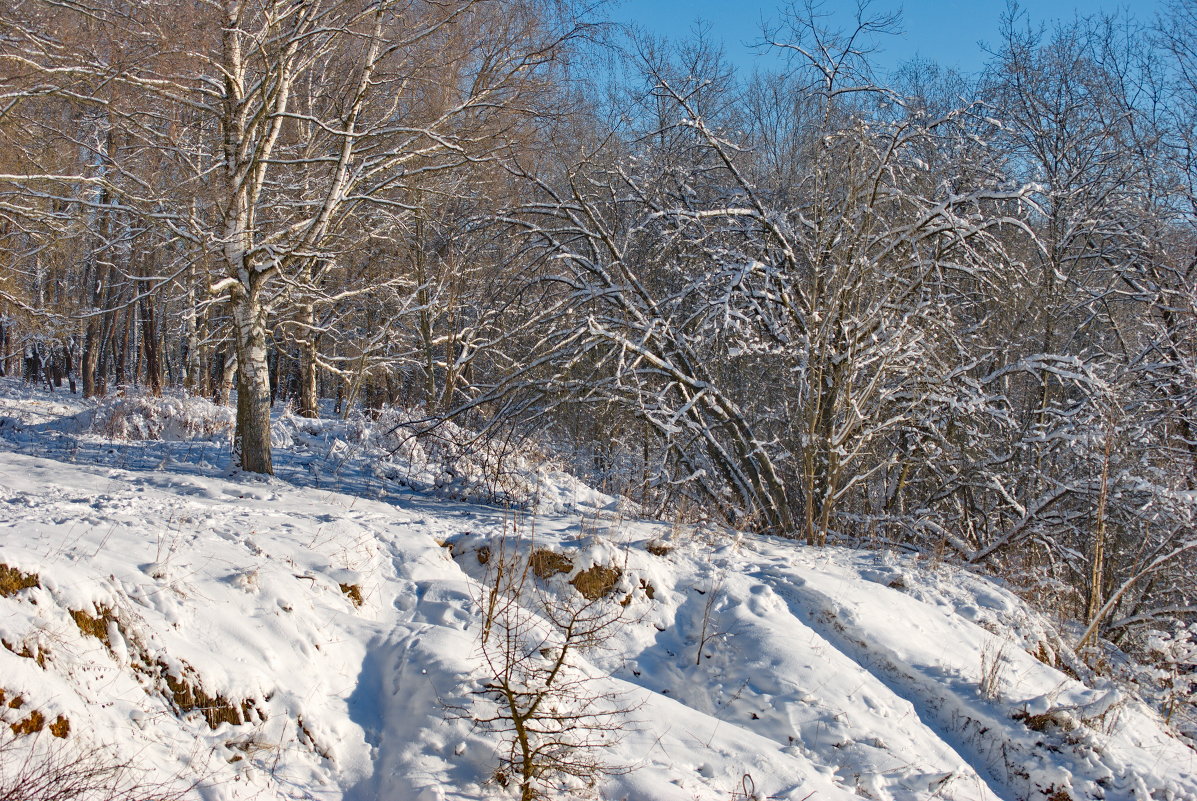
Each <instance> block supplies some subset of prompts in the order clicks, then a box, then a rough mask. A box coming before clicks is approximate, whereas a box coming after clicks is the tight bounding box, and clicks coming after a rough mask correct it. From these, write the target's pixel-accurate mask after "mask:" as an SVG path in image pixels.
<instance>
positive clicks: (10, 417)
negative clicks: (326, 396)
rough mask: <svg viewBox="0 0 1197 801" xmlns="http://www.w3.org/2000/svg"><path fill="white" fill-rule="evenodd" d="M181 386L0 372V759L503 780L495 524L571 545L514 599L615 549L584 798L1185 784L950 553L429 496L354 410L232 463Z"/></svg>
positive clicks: (1116, 706) (880, 795) (601, 510)
mask: <svg viewBox="0 0 1197 801" xmlns="http://www.w3.org/2000/svg"><path fill="white" fill-rule="evenodd" d="M196 408H198V407H197V406H194V405H189V404H187V403H180V404H178V406H177V409H176V410H175V412H174V414H176V415H181V416H187V415H196V414H199V412H196V411H195V409H196ZM125 413H126V414H128V413H129V412H128V410H126V412H125ZM204 414H208V415H209V416H210V417H213V419H214V420H215V422H214V423H212V425H211V426H209V427H204V426H198V427H197V426H195V425H190V424H188V425H182V424H177V421H176V424H175V425H174V426H173V427H167V428H166V429H157V430H151V429H153V428H154V427H153V425H150V423H152V422H153V421H149V422H146V421H142V422H143V423H145V425H146V426H149V427H148V428H144V427H143V428H138V427H137V426H134V428H133V429H129V428H128V427H126V428H123V429H122V430H121V431H120V432H114V430H113V428H112V425H113V423H112V420H111V418H103V419H104V420H107V421H108V422H107V423H104V424H100V423H97V422H96V421H97V420H100V419H101V415H98V414H97V413H96V412H95V410H94V409H92V408H91V407H90V406H88V405H86V404H84V403H83V402H82V401H79V400H77V399H73V398H71V397H70V396H68V395H65V394H58V395H54V396H51V395H48V394H46V393H44V392H43V391H41V390H36V391H26V390H24V389H23V388H21V387H20V386H19V385H18V384H15V383H13V382H11V381H8V380H0V563H2V564H3V565H4V566H6V567H5V568H0V595H2V596H3V597H0V640H2V641H3V644H4V646H5V647H4V648H3V649H0V691H3V693H4V697H5V698H6V699H7V702H5V703H4V706H3V707H2V712H0V717H2V719H3V721H4V722H5V723H7V724H9V725H10V726H11V725H14V724H15V725H16V726H17V727H18V730H22V731H23V730H25V729H26V728H36V727H37V726H35V725H34V724H33V723H30V721H35V722H36V718H38V717H40V719H41V721H42V722H43V724H44V725H42V726H41V728H42V730H41V731H40V732H39V733H36V734H31V735H25V736H22V737H20V738H18V739H17V740H16V741H9V742H8V745H7V746H5V750H3V751H0V758H2V759H3V760H7V761H8V762H9V763H12V762H14V761H15V760H17V759H18V758H21V757H22V755H23V754H24V753H25V751H26V750H27V749H29V748H32V749H34V750H40V751H41V752H43V753H52V752H54V751H55V749H58V750H59V751H65V750H71V749H74V750H73V751H71V753H93V754H113V755H117V756H118V757H119V758H120V759H123V760H127V761H132V762H134V763H136V764H137V765H139V766H140V767H141V769H143V770H145V771H147V772H146V773H145V774H144V779H145V780H146V781H151V780H153V781H174V782H176V783H179V786H189V785H194V786H193V787H192V788H191V789H190V790H189V791H188V793H187V796H188V797H192V798H203V799H210V800H211V801H218V800H219V801H225V800H226V799H253V798H261V799H283V798H285V799H309V798H310V799H329V800H330V801H332V800H334V799H347V800H348V801H373V800H374V799H378V800H379V801H402V800H403V799H419V800H420V801H426V800H428V799H480V798H504V797H511V796H512V793H513V790H514V788H513V787H508V788H507V789H504V788H502V787H501V786H500V784H499V782H497V781H496V780H495V775H496V769H497V767H498V765H499V761H498V755H497V752H496V748H497V746H498V738H497V736H496V735H495V734H494V733H493V732H491V731H489V730H488V729H487V728H486V727H484V726H479V725H476V724H475V723H474V722H472V721H471V719H470V716H471V714H472V713H471V710H477V709H480V708H481V707H479V706H478V704H479V703H482V702H481V701H480V700H479V699H480V698H481V697H482V696H480V695H479V694H478V692H477V691H478V690H479V689H480V687H481V684H482V682H483V681H484V680H485V679H486V676H487V674H486V671H485V669H484V661H483V660H482V659H481V652H480V640H481V635H480V633H481V629H482V626H481V623H480V620H481V610H480V607H482V606H484V605H485V604H480V603H479V601H481V600H482V599H483V598H484V597H485V590H483V589H481V583H482V582H483V581H484V580H485V579H486V576H487V575H488V571H490V572H491V573H492V574H493V569H494V565H495V563H496V562H495V559H496V558H497V557H496V554H497V553H498V550H499V549H500V543H501V542H504V538H506V541H505V542H504V544H503V545H502V549H503V550H505V551H506V552H507V553H508V554H509V555H510V554H521V553H522V554H525V555H526V554H527V553H529V552H531V551H532V550H536V551H538V552H542V553H543V552H544V551H551V552H553V553H556V554H560V555H563V556H565V557H566V558H567V559H568V562H569V565H570V567H569V568H568V569H567V570H565V572H561V573H559V574H557V575H555V576H552V577H550V578H547V579H544V580H541V579H539V578H530V579H529V583H530V586H531V585H532V584H535V585H536V586H535V588H533V589H534V590H535V597H536V598H538V599H539V598H544V597H550V598H552V597H556V598H561V599H565V602H566V603H568V602H569V599H570V598H572V597H573V596H571V595H570V594H571V593H577V592H578V591H577V590H576V589H575V587H574V585H572V584H570V583H569V581H570V580H571V579H576V577H577V575H578V574H579V573H581V572H583V571H587V570H589V569H591V568H592V567H593V566H594V565H600V566H603V567H605V568H608V569H609V570H610V572H608V573H606V576H608V577H613V576H615V575H616V572H617V573H618V576H617V578H614V585H613V587H612V588H611V591H610V594H609V596H607V597H608V599H609V600H607V601H604V603H606V604H609V609H610V610H611V616H612V617H613V618H614V617H615V615H616V614H618V619H615V620H614V622H613V624H612V625H611V626H610V627H609V628H608V629H607V631H608V633H609V635H610V636H609V637H608V638H607V640H608V641H607V642H606V643H605V647H604V648H602V649H599V650H597V651H594V652H591V653H589V654H588V657H587V658H588V660H589V661H588V662H586V663H584V664H582V665H581V666H580V667H579V670H582V671H584V672H585V673H586V674H587V675H588V676H589V678H588V679H586V680H585V681H584V682H583V683H582V684H581V685H580V686H582V687H583V688H584V690H585V693H586V694H589V696H590V697H592V698H593V699H595V700H594V704H596V705H598V704H600V703H603V701H601V700H600V699H608V700H607V701H606V702H608V703H612V704H614V705H615V706H616V707H618V708H621V709H626V710H627V711H626V712H625V713H624V714H623V715H622V716H621V718H620V720H621V722H620V723H619V725H616V726H612V727H611V731H610V732H609V734H608V736H607V738H606V739H607V742H608V743H610V745H609V746H608V747H606V748H603V749H601V750H600V751H598V752H596V756H597V757H598V758H599V759H600V760H601V761H603V762H606V763H607V764H609V765H610V766H612V767H614V768H618V770H616V771H614V772H613V773H612V774H610V775H608V776H605V777H604V778H602V779H601V781H600V783H599V784H597V785H596V786H595V787H594V788H592V789H591V792H592V793H593V794H594V795H597V796H598V797H601V798H606V799H635V800H637V801H640V800H643V801H674V800H675V799H676V801H693V800H694V799H734V798H741V799H743V798H747V797H757V798H761V799H763V798H777V799H794V801H798V800H799V799H820V800H827V799H849V798H859V797H865V798H873V799H930V798H942V799H961V801H963V800H965V799H978V800H979V799H1006V801H1015V799H1040V798H1048V799H1051V801H1064V799H1066V798H1071V799H1075V800H1076V801H1082V799H1094V798H1103V799H1148V798H1155V799H1191V798H1197V758H1195V757H1197V754H1195V753H1194V752H1193V751H1192V750H1191V749H1190V748H1189V747H1188V746H1186V745H1185V744H1183V743H1182V742H1181V741H1179V740H1178V739H1176V738H1174V737H1173V736H1171V735H1170V734H1169V732H1168V730H1167V728H1166V726H1165V725H1164V724H1163V723H1162V721H1161V720H1160V719H1159V717H1158V716H1157V715H1156V714H1154V713H1153V712H1152V711H1150V710H1149V709H1147V708H1146V707H1145V706H1144V705H1143V704H1141V703H1140V702H1138V701H1137V700H1135V699H1134V698H1133V697H1130V696H1128V695H1126V694H1125V693H1123V692H1122V691H1120V690H1117V689H1115V688H1114V687H1112V686H1108V685H1104V684H1102V683H1100V682H1091V686H1086V685H1085V684H1082V683H1081V682H1080V681H1078V680H1076V679H1074V678H1070V675H1075V673H1076V672H1077V671H1074V670H1070V669H1069V668H1070V664H1071V663H1070V659H1071V657H1070V655H1069V652H1068V650H1067V648H1066V647H1065V646H1064V644H1063V643H1062V642H1060V640H1059V637H1058V636H1057V635H1056V634H1055V633H1054V631H1053V629H1052V627H1051V625H1050V624H1049V623H1048V622H1047V621H1045V620H1044V619H1043V618H1041V617H1040V616H1038V615H1037V614H1036V613H1034V612H1033V611H1032V610H1030V609H1029V608H1028V607H1027V606H1026V605H1025V604H1024V603H1022V602H1021V601H1020V600H1018V599H1017V598H1016V597H1015V596H1013V595H1012V594H1011V593H1010V592H1008V591H1006V590H1005V589H1002V588H1000V587H998V586H996V585H994V584H992V583H990V582H987V581H985V580H983V579H981V578H978V577H976V576H974V575H971V574H969V573H966V572H962V571H959V570H957V569H954V568H951V567H949V566H945V565H936V564H929V563H927V562H926V561H925V560H918V559H916V558H913V557H910V556H898V555H894V554H892V553H880V552H872V551H869V552H865V551H853V550H847V549H840V548H825V549H810V548H805V547H802V546H801V545H799V544H797V543H794V542H789V541H779V540H773V539H768V538H762V537H755V536H749V535H739V534H731V533H727V532H717V531H710V530H703V529H698V528H695V527H693V526H687V525H672V524H667V523H656V522H644V521H639V520H634V519H628V518H626V517H625V514H626V512H621V511H620V506H619V504H617V503H615V501H614V500H613V499H610V498H606V497H605V496H602V495H601V494H600V493H596V492H593V491H591V490H587V489H586V488H585V487H582V486H581V485H580V484H579V483H578V482H576V481H574V480H572V479H569V478H568V477H565V476H561V475H560V474H552V473H548V472H544V471H542V472H541V473H539V474H537V475H538V476H539V478H537V479H535V480H536V481H538V482H541V483H543V484H544V486H543V487H541V490H540V492H539V494H540V495H541V496H543V498H546V499H548V500H549V502H548V503H547V504H544V505H542V507H541V511H539V512H537V513H532V512H520V513H515V512H507V511H504V510H502V509H499V508H496V507H488V506H480V505H471V504H469V503H465V502H462V501H455V500H448V499H446V498H444V497H440V496H437V495H435V494H432V493H430V492H425V491H416V490H413V489H411V486H412V485H413V484H415V485H416V486H421V485H419V484H418V483H417V482H414V481H411V480H406V481H405V483H406V484H407V486H404V484H403V483H401V482H400V480H398V479H399V478H401V476H403V475H407V476H410V475H411V473H412V468H411V465H410V464H404V463H401V462H402V460H401V459H399V458H398V457H396V459H395V460H391V461H390V462H387V461H380V460H379V456H380V453H381V451H379V450H378V449H377V448H375V449H372V448H370V447H367V446H366V445H365V444H363V443H364V442H366V441H368V440H369V437H368V436H367V434H368V433H369V432H366V433H363V431H364V428H363V427H364V426H365V424H363V423H360V422H359V423H342V422H339V421H318V422H310V421H297V420H291V419H289V418H284V419H280V420H279V422H278V430H277V434H278V436H277V439H279V440H280V441H281V442H282V443H283V445H282V447H280V448H279V450H278V452H277V453H276V464H277V468H278V476H277V477H276V478H271V479H260V478H256V477H249V476H244V475H233V474H230V473H229V471H228V465H227V461H228V456H227V444H226V443H225V442H224V441H223V440H222V436H223V435H222V434H221V433H220V431H221V424H220V420H219V419H216V418H219V416H220V414H221V413H220V412H219V411H211V410H208V411H207V412H204ZM200 416H203V415H200ZM205 419H207V418H205ZM93 423H96V425H95V427H94V429H92V428H91V427H90V426H92V424H93ZM140 425H141V423H139V424H138V426H140ZM355 426H356V428H355ZM138 431H140V432H141V433H140V434H138ZM105 432H107V434H112V433H121V434H122V435H123V436H126V437H128V436H131V435H133V436H160V437H164V438H165V439H160V440H156V439H145V440H136V439H135V440H113V439H110V438H108V436H106V435H105ZM196 437H200V438H196ZM203 437H207V438H206V439H204V438H203ZM408 456H410V454H408ZM429 483H430V485H435V484H436V483H437V481H436V480H435V477H434V478H433V479H432V480H430V482H429ZM428 488H429V487H423V486H421V489H422V490H424V489H428ZM545 508H548V509H549V510H553V512H554V513H551V514H550V513H545V512H544V511H543V510H544V509H545ZM563 510H573V511H563ZM561 564H562V565H564V562H562V563H561ZM545 572H546V573H547V572H548V571H545ZM575 583H576V582H575ZM532 591H533V590H532V589H530V590H529V592H532ZM529 597H532V596H531V595H530V596H529ZM617 602H618V603H621V604H622V606H616V603H617ZM1058 668H1061V669H1062V670H1061V669H1058ZM579 675H582V674H579ZM18 699H19V703H14V702H15V701H17V700H18ZM583 711H587V710H585V709H584V710H583ZM588 711H596V710H594V709H591V710H588ZM35 713H36V715H35ZM68 727H69V731H67V729H68ZM52 729H53V730H54V731H53V732H52ZM63 733H65V734H66V736H65V737H58V736H56V734H63ZM10 768H11V765H10Z"/></svg>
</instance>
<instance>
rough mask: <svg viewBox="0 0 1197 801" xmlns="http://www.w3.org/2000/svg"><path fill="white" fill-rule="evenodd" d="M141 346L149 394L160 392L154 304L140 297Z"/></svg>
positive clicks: (159, 359) (160, 363) (158, 347)
mask: <svg viewBox="0 0 1197 801" xmlns="http://www.w3.org/2000/svg"><path fill="white" fill-rule="evenodd" d="M141 347H142V349H143V350H144V352H145V378H146V385H147V386H148V387H149V389H150V394H152V395H154V397H158V396H160V395H161V394H162V358H161V351H160V343H159V341H158V325H157V320H156V319H155V317H154V304H153V303H150V302H149V301H148V300H147V299H146V298H144V297H143V298H142V299H141Z"/></svg>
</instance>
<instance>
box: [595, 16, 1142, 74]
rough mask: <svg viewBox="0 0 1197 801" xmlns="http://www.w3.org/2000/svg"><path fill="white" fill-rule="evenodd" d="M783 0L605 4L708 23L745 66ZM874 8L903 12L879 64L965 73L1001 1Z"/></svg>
mask: <svg viewBox="0 0 1197 801" xmlns="http://www.w3.org/2000/svg"><path fill="white" fill-rule="evenodd" d="M782 4H783V3H782V0H622V2H620V3H618V4H617V5H615V6H614V8H612V9H611V10H610V15H611V17H612V18H614V19H615V20H617V21H620V22H634V23H636V24H639V25H641V26H643V27H645V28H647V29H648V30H650V31H652V32H654V33H657V34H662V35H666V36H669V37H671V38H673V37H684V36H686V35H688V33H689V31H690V30H691V28H692V27H693V24H694V22H695V21H696V20H697V19H700V18H701V19H702V20H705V21H706V22H708V23H710V25H711V30H712V34H713V35H714V36H716V37H717V38H721V39H722V40H723V42H724V46H725V47H726V50H727V55H728V58H729V60H730V61H732V62H733V63H734V64H736V65H737V66H740V67H743V68H751V66H752V65H753V64H754V63H761V61H760V58H761V57H760V56H756V55H754V53H753V51H752V50H751V49H750V48H749V47H747V46H746V43H749V42H751V41H753V40H756V39H759V38H760V22H761V20H762V19H766V20H767V19H770V18H774V17H776V16H777V10H778V7H779V6H780V5H782ZM1161 6H1162V2H1160V0H1139V1H1138V2H1135V3H1134V4H1133V6H1128V4H1127V3H1126V2H1125V0H1122V1H1121V2H1118V1H1117V0H1030V2H1024V3H1023V7H1024V8H1025V9H1026V10H1027V12H1028V15H1029V16H1030V19H1031V21H1032V22H1047V21H1052V20H1058V19H1065V20H1066V19H1072V18H1073V17H1074V16H1075V15H1076V14H1078V13H1079V14H1081V15H1087V14H1093V13H1096V12H1099V11H1104V12H1115V11H1124V10H1126V9H1127V8H1128V7H1131V8H1132V9H1133V13H1134V14H1135V15H1136V16H1138V17H1139V18H1140V19H1146V18H1151V17H1152V16H1154V14H1155V12H1156V11H1157V10H1158V9H1159V8H1160V7H1161ZM873 7H874V8H875V9H876V10H878V11H883V12H889V11H896V10H899V9H901V10H902V28H903V31H904V32H903V34H902V35H901V36H889V37H885V39H884V40H883V41H882V43H881V44H882V47H883V48H884V49H883V52H880V53H878V55H877V61H876V63H877V64H878V65H879V66H881V67H883V68H885V69H889V68H892V67H894V66H896V65H898V64H900V63H902V62H904V61H906V60H908V59H910V58H913V57H915V56H922V57H925V58H929V59H931V60H933V61H937V62H939V63H941V64H944V65H946V66H951V67H956V68H959V69H961V70H963V71H966V72H971V71H974V70H977V69H979V68H980V67H981V66H982V64H983V63H984V60H985V53H984V51H983V50H982V49H981V47H980V46H979V45H978V42H988V43H991V44H995V43H996V40H997V34H998V24H999V21H1000V19H1001V16H1002V14H1003V12H1004V11H1005V9H1006V0H958V1H957V2H952V1H951V0H906V2H905V3H903V2H900V0H875V3H874V6H873ZM824 8H825V10H827V11H829V12H832V13H833V14H836V15H837V16H842V18H843V20H844V22H845V24H846V23H847V22H849V21H851V19H852V12H853V11H854V10H855V8H856V3H855V0H827V2H826V3H825V6H824Z"/></svg>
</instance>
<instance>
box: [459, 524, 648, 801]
mask: <svg viewBox="0 0 1197 801" xmlns="http://www.w3.org/2000/svg"><path fill="white" fill-rule="evenodd" d="M477 600H478V605H479V607H480V608H481V609H482V611H483V626H482V631H481V633H480V644H479V652H480V654H481V658H482V662H483V664H484V665H485V669H486V679H485V680H484V682H483V685H482V689H481V690H479V691H478V693H477V695H478V696H479V698H478V700H477V701H476V702H475V703H474V705H473V707H472V708H471V709H470V710H469V712H468V713H466V714H468V716H469V717H470V718H471V719H472V720H474V721H475V722H476V723H477V724H479V725H481V726H483V727H484V728H486V729H487V730H489V731H491V732H493V733H494V734H496V735H498V736H499V738H500V739H501V742H502V745H501V746H500V765H499V768H498V770H497V771H496V772H495V780H496V781H497V782H499V784H501V785H503V786H511V785H515V786H516V787H518V790H519V797H520V801H533V799H537V798H549V797H552V798H557V797H561V796H562V795H564V794H566V793H568V792H570V790H571V789H576V788H577V787H578V786H579V785H581V786H590V787H592V786H593V785H594V784H595V783H596V782H597V781H598V780H599V779H600V778H601V777H602V776H604V775H610V774H612V773H618V772H620V771H621V768H619V767H616V766H612V765H610V764H608V763H607V762H605V761H604V760H602V759H601V758H600V751H601V749H603V748H606V747H610V746H612V745H614V744H615V742H616V741H617V740H618V737H619V735H620V731H621V730H622V728H623V726H624V724H625V720H626V715H627V713H628V712H629V711H630V710H629V709H628V708H627V707H626V706H625V705H624V704H623V699H622V698H621V697H620V696H618V695H617V694H614V693H610V692H606V691H604V690H602V689H601V688H600V687H599V686H598V684H597V682H596V680H595V679H594V678H593V677H592V676H591V675H590V674H589V673H587V672H586V668H585V666H584V665H583V664H582V663H581V662H580V660H579V657H580V656H582V655H584V654H586V653H588V652H593V651H595V650H597V649H601V648H603V647H604V645H605V644H606V642H607V640H608V639H609V637H610V636H611V635H612V634H614V630H615V626H616V625H618V623H619V622H620V619H621V616H622V614H623V608H622V607H620V606H619V605H618V604H616V603H614V602H612V601H609V600H607V598H606V594H598V595H594V597H588V596H586V595H581V594H579V593H574V592H562V593H560V594H555V593H553V591H552V590H551V588H550V587H549V586H548V585H547V584H540V585H538V584H537V581H536V579H535V578H534V568H533V565H532V559H531V558H530V557H528V558H525V557H520V556H516V555H514V554H512V553H511V551H510V549H509V548H508V547H507V546H506V544H505V543H501V544H500V545H499V547H498V548H495V549H492V557H491V559H490V560H489V561H488V563H487V574H486V577H485V580H484V582H483V585H482V589H481V597H480V598H478V599H477Z"/></svg>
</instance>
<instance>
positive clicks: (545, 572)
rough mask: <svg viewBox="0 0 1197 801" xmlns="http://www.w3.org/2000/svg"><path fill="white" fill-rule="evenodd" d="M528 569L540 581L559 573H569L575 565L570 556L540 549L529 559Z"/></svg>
mask: <svg viewBox="0 0 1197 801" xmlns="http://www.w3.org/2000/svg"><path fill="white" fill-rule="evenodd" d="M528 567H529V568H530V569H531V570H532V575H534V576H536V577H537V578H539V579H549V578H552V577H553V576H555V575H557V574H558V573H568V572H569V571H571V570H573V569H574V563H573V562H572V561H571V560H570V558H569V557H568V556H566V555H565V554H563V553H557V552H556V551H550V550H549V549H547V548H539V549H537V550H535V551H533V552H532V555H531V556H530V557H528Z"/></svg>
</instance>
